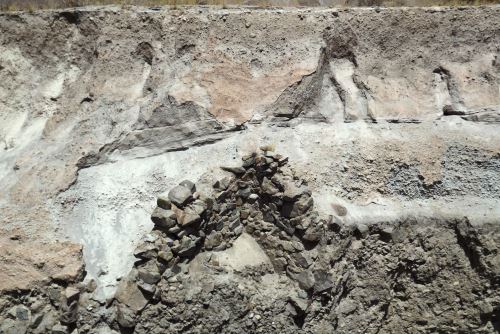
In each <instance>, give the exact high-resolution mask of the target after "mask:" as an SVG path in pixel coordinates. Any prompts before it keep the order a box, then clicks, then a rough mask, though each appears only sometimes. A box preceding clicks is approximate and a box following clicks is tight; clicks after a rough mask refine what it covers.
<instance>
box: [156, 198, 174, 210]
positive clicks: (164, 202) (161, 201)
mask: <svg viewBox="0 0 500 334" xmlns="http://www.w3.org/2000/svg"><path fill="white" fill-rule="evenodd" d="M156 205H158V206H159V207H160V208H162V209H164V210H170V209H171V208H172V203H171V202H170V200H169V199H168V194H161V195H160V196H158V198H157V199H156Z"/></svg>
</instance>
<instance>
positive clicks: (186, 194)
mask: <svg viewBox="0 0 500 334" xmlns="http://www.w3.org/2000/svg"><path fill="white" fill-rule="evenodd" d="M168 199H169V200H170V201H171V202H172V203H173V204H175V205H176V206H178V207H179V208H183V207H184V206H185V205H186V204H187V203H189V202H190V201H191V200H192V199H193V194H192V193H191V190H190V189H189V188H186V187H184V186H181V185H179V186H176V187H174V188H172V189H171V190H170V191H169V192H168Z"/></svg>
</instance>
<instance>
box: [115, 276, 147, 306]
mask: <svg viewBox="0 0 500 334" xmlns="http://www.w3.org/2000/svg"><path fill="white" fill-rule="evenodd" d="M115 299H116V300H118V301H119V302H120V303H123V304H125V305H127V306H129V307H130V308H131V309H132V310H133V311H135V312H138V311H141V310H142V309H143V308H144V307H146V305H147V303H148V300H147V299H146V298H145V297H144V295H143V294H142V292H141V291H140V290H139V288H138V287H137V285H136V284H135V283H134V282H130V281H128V280H124V281H123V282H120V284H119V285H118V289H117V290H116V294H115Z"/></svg>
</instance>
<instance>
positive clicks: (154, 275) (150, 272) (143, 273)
mask: <svg viewBox="0 0 500 334" xmlns="http://www.w3.org/2000/svg"><path fill="white" fill-rule="evenodd" d="M152 262H153V261H150V262H148V263H147V264H146V265H145V266H143V267H141V268H139V269H138V275H139V279H141V280H142V281H143V282H145V283H149V284H155V283H158V282H159V281H160V279H161V275H160V272H159V270H158V266H157V265H156V264H154V263H152Z"/></svg>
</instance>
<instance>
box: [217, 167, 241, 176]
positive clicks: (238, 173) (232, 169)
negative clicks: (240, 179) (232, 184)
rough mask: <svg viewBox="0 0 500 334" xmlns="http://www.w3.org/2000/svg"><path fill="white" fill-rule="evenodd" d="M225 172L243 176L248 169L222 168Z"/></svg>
mask: <svg viewBox="0 0 500 334" xmlns="http://www.w3.org/2000/svg"><path fill="white" fill-rule="evenodd" d="M221 169H222V170H223V171H226V172H230V173H233V174H235V175H243V174H245V172H246V169H245V168H243V167H221Z"/></svg>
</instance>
